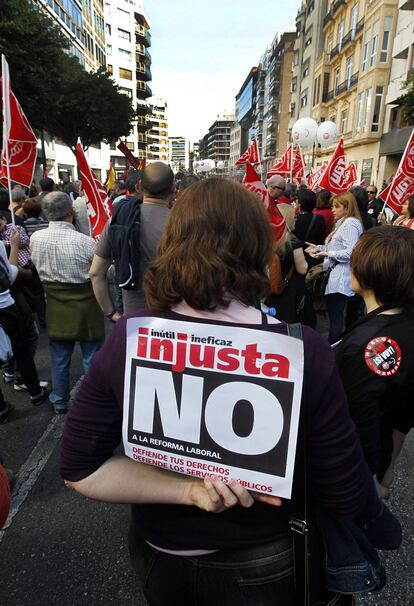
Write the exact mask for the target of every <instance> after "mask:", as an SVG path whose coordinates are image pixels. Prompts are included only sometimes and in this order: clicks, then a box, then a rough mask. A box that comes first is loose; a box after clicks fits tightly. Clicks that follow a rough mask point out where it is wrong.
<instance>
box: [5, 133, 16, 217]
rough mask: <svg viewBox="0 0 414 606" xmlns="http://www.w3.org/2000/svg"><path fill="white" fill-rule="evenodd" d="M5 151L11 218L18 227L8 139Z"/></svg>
mask: <svg viewBox="0 0 414 606" xmlns="http://www.w3.org/2000/svg"><path fill="white" fill-rule="evenodd" d="M5 148H6V149H5V152H6V172H7V186H8V190H9V200H10V206H9V208H10V212H11V220H12V225H13V227H16V221H15V218H14V209H13V202H12V189H11V180H10V163H9V142H8V140H7V139H6V140H5Z"/></svg>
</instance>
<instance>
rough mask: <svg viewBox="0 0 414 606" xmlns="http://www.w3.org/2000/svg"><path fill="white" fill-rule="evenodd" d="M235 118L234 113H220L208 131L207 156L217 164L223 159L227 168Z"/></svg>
mask: <svg viewBox="0 0 414 606" xmlns="http://www.w3.org/2000/svg"><path fill="white" fill-rule="evenodd" d="M234 120H235V117H234V115H227V114H223V115H218V116H217V119H216V120H215V121H214V122H213V124H212V125H211V126H210V128H209V129H208V133H207V155H206V156H205V158H209V159H211V160H214V161H215V163H216V164H217V162H220V161H222V162H224V163H225V166H226V168H227V167H228V166H229V158H230V131H231V128H232V126H233V123H234Z"/></svg>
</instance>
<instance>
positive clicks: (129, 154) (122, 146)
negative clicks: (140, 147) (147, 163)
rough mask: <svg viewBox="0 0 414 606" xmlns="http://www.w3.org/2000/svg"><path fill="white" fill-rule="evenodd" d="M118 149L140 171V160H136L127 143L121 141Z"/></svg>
mask: <svg viewBox="0 0 414 606" xmlns="http://www.w3.org/2000/svg"><path fill="white" fill-rule="evenodd" d="M117 147H118V149H119V151H120V152H122V153H123V154H124V156H125V158H126V159H127V160H128V162H129V163H130V164H131V165H132V166H133V167H134V168H136V169H140V168H141V162H140V161H139V160H138V158H136V157H135V156H134V154H133V153H132V151H131V150H130V149H128V147H127V146H126V145H125V143H124V142H123V141H121V142H120V143H119V144H118V146H117Z"/></svg>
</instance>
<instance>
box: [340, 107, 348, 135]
mask: <svg viewBox="0 0 414 606" xmlns="http://www.w3.org/2000/svg"><path fill="white" fill-rule="evenodd" d="M347 125H348V110H347V109H344V110H343V111H342V112H341V134H344V133H346V129H347Z"/></svg>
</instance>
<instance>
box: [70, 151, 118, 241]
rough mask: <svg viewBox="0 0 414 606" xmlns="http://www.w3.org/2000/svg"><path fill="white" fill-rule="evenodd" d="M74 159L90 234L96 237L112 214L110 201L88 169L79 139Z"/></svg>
mask: <svg viewBox="0 0 414 606" xmlns="http://www.w3.org/2000/svg"><path fill="white" fill-rule="evenodd" d="M76 160H77V162H78V169H79V172H80V178H81V181H82V187H83V189H84V190H85V193H86V196H87V198H88V201H87V206H88V216H89V222H90V224H91V228H92V235H93V237H94V238H98V237H99V236H100V235H101V233H102V231H103V228H104V227H105V225H106V222H107V221H108V219H109V218H110V217H111V215H112V202H111V201H110V199H109V198H108V196H107V193H106V191H105V188H104V187H103V186H102V185H101V183H100V182H99V181H98V179H97V178H96V176H95V174H94V172H93V171H92V170H91V169H90V167H89V164H88V161H87V159H86V156H85V152H84V151H83V147H82V144H81V142H80V140H79V139H78V143H77V145H76Z"/></svg>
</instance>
